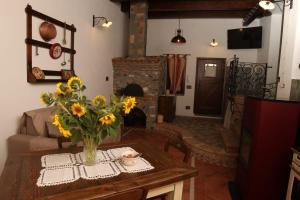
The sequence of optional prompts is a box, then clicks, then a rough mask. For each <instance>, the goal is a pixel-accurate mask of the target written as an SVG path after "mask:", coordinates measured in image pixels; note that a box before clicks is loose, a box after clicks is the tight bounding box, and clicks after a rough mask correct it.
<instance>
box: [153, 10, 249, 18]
mask: <svg viewBox="0 0 300 200" xmlns="http://www.w3.org/2000/svg"><path fill="white" fill-rule="evenodd" d="M248 12H249V10H244V11H238V10H236V11H230V12H226V11H169V12H165V11H162V12H149V13H148V18H149V19H178V18H181V19H183V18H243V17H245V16H246V15H247V13H248Z"/></svg>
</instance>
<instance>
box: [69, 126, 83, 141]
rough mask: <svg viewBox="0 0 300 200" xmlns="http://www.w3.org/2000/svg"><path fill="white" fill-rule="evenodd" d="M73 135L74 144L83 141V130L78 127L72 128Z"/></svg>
mask: <svg viewBox="0 0 300 200" xmlns="http://www.w3.org/2000/svg"><path fill="white" fill-rule="evenodd" d="M71 133H72V136H71V142H72V144H77V143H78V142H80V141H81V138H82V137H81V132H80V131H79V130H78V129H72V130H71Z"/></svg>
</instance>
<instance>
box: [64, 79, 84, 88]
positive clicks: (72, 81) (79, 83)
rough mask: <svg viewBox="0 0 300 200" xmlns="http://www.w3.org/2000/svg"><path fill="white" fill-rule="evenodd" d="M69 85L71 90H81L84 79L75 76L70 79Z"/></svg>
mask: <svg viewBox="0 0 300 200" xmlns="http://www.w3.org/2000/svg"><path fill="white" fill-rule="evenodd" d="M67 85H68V88H69V90H70V91H74V90H75V91H76V90H80V89H81V87H82V81H81V80H80V78H79V77H77V76H73V77H71V78H70V79H69V80H68V83H67Z"/></svg>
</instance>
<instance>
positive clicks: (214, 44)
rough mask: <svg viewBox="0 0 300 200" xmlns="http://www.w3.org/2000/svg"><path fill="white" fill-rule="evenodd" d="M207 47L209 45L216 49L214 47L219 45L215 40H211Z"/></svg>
mask: <svg viewBox="0 0 300 200" xmlns="http://www.w3.org/2000/svg"><path fill="white" fill-rule="evenodd" d="M209 45H210V46H212V47H216V46H218V45H219V43H218V42H216V40H215V39H212V41H211V43H209Z"/></svg>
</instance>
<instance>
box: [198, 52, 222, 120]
mask: <svg viewBox="0 0 300 200" xmlns="http://www.w3.org/2000/svg"><path fill="white" fill-rule="evenodd" d="M200 60H220V61H223V62H224V77H223V95H222V103H221V104H222V108H221V114H220V115H221V117H222V118H224V114H225V109H224V108H225V94H226V91H225V89H226V74H227V66H226V60H227V59H226V58H214V57H197V61H196V74H195V87H194V104H193V113H194V115H196V116H202V115H199V114H196V113H195V98H196V85H197V74H198V70H199V69H198V63H199V61H200ZM203 116H208V117H211V116H215V115H203Z"/></svg>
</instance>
